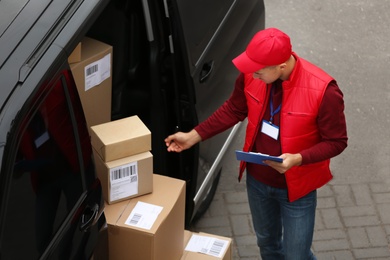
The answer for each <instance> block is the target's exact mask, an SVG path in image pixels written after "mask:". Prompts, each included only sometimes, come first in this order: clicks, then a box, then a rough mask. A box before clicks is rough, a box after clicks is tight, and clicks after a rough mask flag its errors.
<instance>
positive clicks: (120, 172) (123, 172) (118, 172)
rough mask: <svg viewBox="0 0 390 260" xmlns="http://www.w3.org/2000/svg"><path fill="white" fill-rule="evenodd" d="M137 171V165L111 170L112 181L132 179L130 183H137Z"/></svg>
mask: <svg viewBox="0 0 390 260" xmlns="http://www.w3.org/2000/svg"><path fill="white" fill-rule="evenodd" d="M136 173H137V169H136V165H135V164H131V165H130V164H128V165H125V166H123V167H121V168H114V169H112V170H111V180H112V181H115V180H118V179H122V178H126V177H129V176H131V177H130V182H135V181H137V175H136Z"/></svg>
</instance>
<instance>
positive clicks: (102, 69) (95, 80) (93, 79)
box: [84, 53, 111, 91]
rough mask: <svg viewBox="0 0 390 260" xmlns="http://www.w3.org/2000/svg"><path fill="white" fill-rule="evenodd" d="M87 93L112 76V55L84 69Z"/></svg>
mask: <svg viewBox="0 0 390 260" xmlns="http://www.w3.org/2000/svg"><path fill="white" fill-rule="evenodd" d="M84 75H85V91H87V90H89V89H91V88H93V87H95V86H97V85H99V84H100V83H102V82H103V81H104V80H106V79H108V78H109V77H110V75H111V53H109V54H107V55H106V56H104V57H103V58H101V59H100V60H98V61H95V62H93V63H91V64H89V65H87V66H85V68H84Z"/></svg>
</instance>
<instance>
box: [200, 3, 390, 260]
mask: <svg viewBox="0 0 390 260" xmlns="http://www.w3.org/2000/svg"><path fill="white" fill-rule="evenodd" d="M265 4H266V12H267V23H266V26H267V27H278V28H280V29H282V30H283V31H285V32H286V33H288V34H289V35H290V36H291V38H292V43H293V46H294V50H295V51H296V52H297V53H298V54H299V55H301V56H302V57H304V58H306V59H308V60H310V61H312V62H313V63H315V64H317V65H319V66H320V67H322V68H323V69H325V70H326V71H328V72H329V73H330V74H331V75H333V76H334V77H335V78H336V79H337V81H338V83H339V86H340V88H341V89H342V91H343V92H344V95H345V104H346V111H345V112H346V116H347V124H348V132H349V138H350V140H349V146H348V148H347V150H346V151H345V152H344V153H343V154H342V155H340V156H339V157H337V158H335V159H334V160H333V161H332V164H331V167H332V171H333V174H334V177H335V178H334V180H332V181H331V182H330V183H329V184H328V185H326V186H325V187H323V188H321V189H320V190H319V191H318V209H317V216H316V226H315V237H314V243H313V250H314V252H315V253H316V255H317V257H318V259H319V260H322V259H337V260H348V259H376V260H379V259H383V260H384V259H390V141H389V128H390V112H389V111H390V110H389V108H390V105H389V104H390V102H389V101H390V83H389V79H390V76H389V72H388V70H389V64H390V44H389V42H390V33H389V29H388V26H389V24H390V15H389V10H390V1H389V0H350V1H348V0H328V1H322V0H301V1H298V0H278V1H273V0H265ZM243 138H244V132H243V129H242V130H241V131H240V133H239V136H238V138H237V141H236V143H234V144H233V145H232V147H231V152H230V153H229V156H228V158H226V160H225V164H224V171H223V174H222V177H221V181H220V184H219V187H218V189H217V193H216V196H215V198H214V200H213V202H212V204H211V206H210V208H209V210H208V211H207V212H206V214H205V215H204V216H203V217H202V218H201V219H200V220H199V221H198V222H197V223H195V225H194V226H193V227H192V230H195V231H203V232H208V233H213V234H219V235H223V236H228V237H232V238H233V239H234V247H233V248H234V259H246V260H252V259H260V258H259V256H258V255H259V251H258V248H257V246H256V242H255V235H254V233H253V228H252V223H251V215H250V212H249V207H248V204H247V197H246V187H245V181H243V182H241V183H237V168H238V164H237V162H236V160H235V158H234V153H233V151H234V149H240V148H241V147H242V140H243Z"/></svg>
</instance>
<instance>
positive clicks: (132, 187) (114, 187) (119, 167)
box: [94, 151, 153, 204]
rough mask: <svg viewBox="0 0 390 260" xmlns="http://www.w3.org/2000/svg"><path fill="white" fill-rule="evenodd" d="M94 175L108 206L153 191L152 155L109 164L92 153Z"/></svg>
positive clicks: (134, 156)
mask: <svg viewBox="0 0 390 260" xmlns="http://www.w3.org/2000/svg"><path fill="white" fill-rule="evenodd" d="M94 158H95V166H96V173H97V176H98V178H99V179H100V182H101V184H102V191H103V197H104V199H105V201H106V202H107V203H108V204H112V203H116V202H119V201H123V200H126V199H129V198H133V197H137V196H141V195H144V194H147V193H151V192H152V191H153V155H152V154H151V153H150V152H144V153H140V154H136V155H133V156H129V157H125V158H121V159H118V160H114V161H111V162H103V160H102V158H101V157H100V156H99V155H98V154H97V152H96V151H94Z"/></svg>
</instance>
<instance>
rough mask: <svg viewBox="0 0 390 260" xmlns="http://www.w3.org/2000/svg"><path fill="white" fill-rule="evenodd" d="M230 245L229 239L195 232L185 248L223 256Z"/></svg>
mask: <svg viewBox="0 0 390 260" xmlns="http://www.w3.org/2000/svg"><path fill="white" fill-rule="evenodd" d="M228 246H229V241H227V240H222V239H218V238H214V237H209V236H204V235H195V234H193V235H192V236H191V239H190V241H189V242H188V244H187V246H186V247H185V250H186V251H191V252H197V253H202V254H206V255H210V256H215V257H219V258H222V257H223V255H224V254H225V252H226V250H227V248H228Z"/></svg>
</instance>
